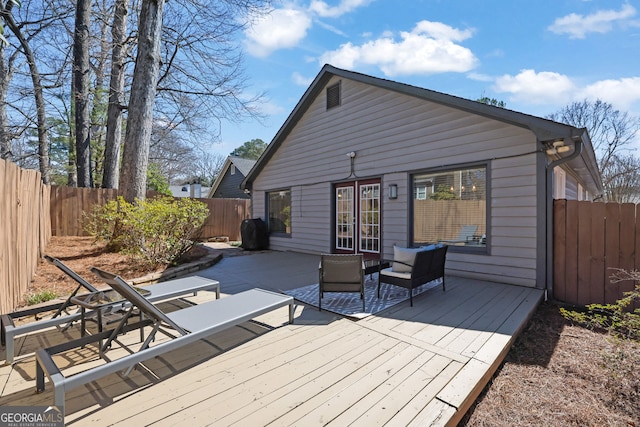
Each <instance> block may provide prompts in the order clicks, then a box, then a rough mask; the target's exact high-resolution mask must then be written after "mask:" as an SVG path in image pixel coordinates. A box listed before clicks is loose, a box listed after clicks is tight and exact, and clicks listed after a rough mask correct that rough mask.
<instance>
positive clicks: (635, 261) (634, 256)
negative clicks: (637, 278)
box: [553, 200, 640, 306]
mask: <svg viewBox="0 0 640 427" xmlns="http://www.w3.org/2000/svg"><path fill="white" fill-rule="evenodd" d="M553 227H554V232H553V233H554V242H553V253H554V255H553V262H554V266H553V271H554V274H553V296H554V298H555V299H557V300H559V301H563V302H566V303H569V304H577V305H581V306H583V305H586V304H592V303H597V304H605V303H612V302H615V301H616V300H617V299H619V298H621V297H622V296H623V293H624V292H626V291H629V290H632V289H633V287H634V285H635V284H634V283H633V282H632V281H624V282H617V283H612V280H611V275H612V273H614V272H615V269H624V270H627V271H632V270H639V269H640V205H634V204H631V203H623V204H619V203H592V202H578V201H573V200H570V201H569V200H556V201H555V202H554V224H553Z"/></svg>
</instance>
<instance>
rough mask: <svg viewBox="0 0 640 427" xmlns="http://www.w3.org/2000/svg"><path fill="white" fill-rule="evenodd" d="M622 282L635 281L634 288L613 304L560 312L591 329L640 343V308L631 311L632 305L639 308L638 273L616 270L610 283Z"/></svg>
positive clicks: (639, 284)
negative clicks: (605, 331)
mask: <svg viewBox="0 0 640 427" xmlns="http://www.w3.org/2000/svg"><path fill="white" fill-rule="evenodd" d="M623 280H633V281H635V282H636V284H635V288H634V289H633V290H632V291H629V292H625V293H624V297H623V298H620V299H619V300H617V301H616V302H615V303H614V304H589V305H587V307H586V308H587V310H586V311H576V310H567V309H565V308H561V309H560V312H561V313H562V315H563V316H564V317H566V318H567V319H569V320H573V321H575V322H578V323H582V324H585V325H587V326H589V327H591V328H597V329H605V330H607V331H608V332H609V333H610V334H612V335H615V336H619V337H622V338H628V339H632V340H636V341H640V308H636V309H633V310H632V309H631V307H632V306H633V304H634V303H636V304H638V306H640V272H638V271H631V272H627V271H624V270H618V272H617V273H616V274H614V275H613V276H612V282H619V281H623Z"/></svg>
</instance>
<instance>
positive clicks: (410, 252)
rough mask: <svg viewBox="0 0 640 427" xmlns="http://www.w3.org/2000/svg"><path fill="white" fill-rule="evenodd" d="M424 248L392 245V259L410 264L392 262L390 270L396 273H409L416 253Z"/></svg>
mask: <svg viewBox="0 0 640 427" xmlns="http://www.w3.org/2000/svg"><path fill="white" fill-rule="evenodd" d="M422 250H424V249H422V248H401V247H400V246H394V247H393V260H394V261H400V262H404V263H406V264H410V265H404V264H400V263H399V262H394V263H393V265H392V266H391V268H392V270H393V271H395V272H398V273H410V272H411V266H412V265H413V262H414V261H415V259H416V253H417V252H420V251H422Z"/></svg>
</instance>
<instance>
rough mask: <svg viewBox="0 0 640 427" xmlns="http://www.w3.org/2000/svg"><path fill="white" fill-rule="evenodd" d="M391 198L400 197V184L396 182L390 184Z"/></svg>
mask: <svg viewBox="0 0 640 427" xmlns="http://www.w3.org/2000/svg"><path fill="white" fill-rule="evenodd" d="M389 198H390V199H397V198H398V186H397V185H396V184H389Z"/></svg>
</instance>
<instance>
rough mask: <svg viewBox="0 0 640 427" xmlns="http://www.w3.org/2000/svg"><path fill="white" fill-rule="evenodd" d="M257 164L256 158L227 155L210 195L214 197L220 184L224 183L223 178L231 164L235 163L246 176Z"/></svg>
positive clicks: (237, 168)
mask: <svg viewBox="0 0 640 427" xmlns="http://www.w3.org/2000/svg"><path fill="white" fill-rule="evenodd" d="M255 164H256V160H251V159H244V158H242V157H236V156H229V157H227V160H225V162H224V165H223V166H222V170H221V171H220V173H219V174H218V176H217V177H216V180H215V182H214V183H213V185H212V186H211V190H209V193H208V196H209V197H213V195H214V193H215V192H216V190H217V189H218V187H219V186H220V183H222V180H223V179H224V177H225V176H226V174H227V171H228V170H229V168H231V165H234V166H235V167H236V170H238V172H240V173H241V174H242V176H243V177H246V176H247V175H248V174H249V171H250V170H251V168H253V166H254V165H255Z"/></svg>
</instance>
